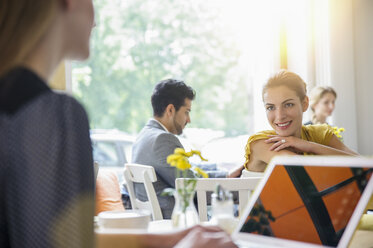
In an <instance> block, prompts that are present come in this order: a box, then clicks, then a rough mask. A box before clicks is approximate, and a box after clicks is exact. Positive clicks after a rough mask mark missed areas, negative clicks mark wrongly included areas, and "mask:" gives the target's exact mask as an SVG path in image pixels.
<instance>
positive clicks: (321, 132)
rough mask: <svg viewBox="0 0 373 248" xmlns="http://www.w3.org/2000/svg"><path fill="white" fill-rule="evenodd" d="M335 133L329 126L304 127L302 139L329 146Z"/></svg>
mask: <svg viewBox="0 0 373 248" xmlns="http://www.w3.org/2000/svg"><path fill="white" fill-rule="evenodd" d="M333 134H334V131H333V128H332V127H331V126H329V125H328V124H316V125H307V126H302V138H303V139H305V140H308V141H312V142H316V143H319V144H323V145H328V144H329V141H330V139H331V137H332V136H333Z"/></svg>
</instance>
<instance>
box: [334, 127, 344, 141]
mask: <svg viewBox="0 0 373 248" xmlns="http://www.w3.org/2000/svg"><path fill="white" fill-rule="evenodd" d="M344 131H345V129H344V128H343V127H340V128H338V127H333V133H334V134H335V136H337V137H338V138H339V139H340V140H341V141H342V142H343V137H342V135H341V133H342V132H344Z"/></svg>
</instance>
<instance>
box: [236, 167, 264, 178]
mask: <svg viewBox="0 0 373 248" xmlns="http://www.w3.org/2000/svg"><path fill="white" fill-rule="evenodd" d="M263 176H264V172H256V171H248V170H245V169H244V170H242V174H241V178H248V177H263Z"/></svg>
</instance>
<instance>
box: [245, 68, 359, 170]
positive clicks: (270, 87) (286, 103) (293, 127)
mask: <svg viewBox="0 0 373 248" xmlns="http://www.w3.org/2000/svg"><path fill="white" fill-rule="evenodd" d="M262 98H263V103H264V107H265V111H266V114H267V120H268V122H269V124H270V125H271V126H272V128H273V130H267V131H261V132H258V133H256V134H254V135H252V136H251V137H250V138H249V140H248V142H247V145H246V162H245V164H244V166H245V168H246V169H248V170H250V171H258V172H261V171H264V169H265V168H266V166H267V164H268V163H269V161H270V160H271V159H272V157H274V156H276V155H293V154H317V155H357V153H355V152H354V151H352V150H351V149H349V148H348V147H347V146H345V145H344V144H343V143H342V142H341V141H340V140H339V139H338V138H337V137H336V136H335V135H334V133H333V129H332V128H331V127H329V126H328V125H309V126H303V125H302V120H303V119H302V118H303V112H305V111H306V110H307V108H308V103H309V102H308V97H307V94H306V84H305V82H304V81H303V80H302V78H301V77H299V76H298V75H297V74H295V73H293V72H289V71H280V72H279V73H276V74H275V75H274V76H273V77H271V78H270V79H269V80H268V81H267V83H266V84H265V85H264V87H263V92H262Z"/></svg>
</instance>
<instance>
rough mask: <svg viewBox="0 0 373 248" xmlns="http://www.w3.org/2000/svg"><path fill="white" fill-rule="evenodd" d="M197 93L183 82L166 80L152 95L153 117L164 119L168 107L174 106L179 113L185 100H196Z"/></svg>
mask: <svg viewBox="0 0 373 248" xmlns="http://www.w3.org/2000/svg"><path fill="white" fill-rule="evenodd" d="M195 96H196V92H195V91H194V90H193V88H192V87H190V86H187V85H186V84H185V83H184V82H183V81H180V80H176V79H165V80H162V81H160V82H159V83H158V84H157V85H156V86H155V88H154V91H153V94H152V98H151V100H152V106H153V115H154V116H158V117H162V116H163V113H164V111H165V110H166V107H167V106H168V105H169V104H173V105H174V107H175V110H176V111H178V110H179V109H180V107H181V106H183V105H184V103H185V98H188V99H190V100H194V98H195Z"/></svg>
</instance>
